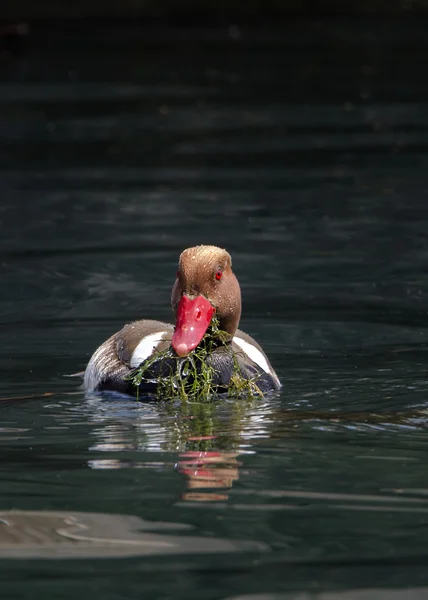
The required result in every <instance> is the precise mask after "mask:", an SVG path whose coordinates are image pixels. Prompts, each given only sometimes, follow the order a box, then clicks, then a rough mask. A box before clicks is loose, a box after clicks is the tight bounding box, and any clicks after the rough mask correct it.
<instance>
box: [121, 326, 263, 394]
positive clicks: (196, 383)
mask: <svg viewBox="0 0 428 600" xmlns="http://www.w3.org/2000/svg"><path fill="white" fill-rule="evenodd" d="M218 348H221V349H222V350H223V351H225V352H227V353H228V355H229V356H230V357H231V359H232V363H233V368H232V374H231V376H230V380H229V384H228V386H227V388H226V386H219V385H218V384H216V383H215V376H216V371H215V369H214V367H213V366H212V364H210V362H209V361H207V358H208V357H209V355H210V354H211V353H212V352H213V351H214V350H216V349H218ZM239 354H240V352H239V351H237V352H235V351H234V350H233V348H232V344H231V338H230V335H229V334H228V333H227V332H225V331H222V330H221V329H220V327H219V321H218V318H217V316H216V315H215V314H214V315H213V318H212V319H211V322H210V326H209V328H208V330H207V332H206V333H205V335H204V337H203V339H202V341H201V343H200V344H199V345H198V346H197V347H196V348H195V349H194V350H193V351H192V352H190V353H189V354H188V355H187V356H185V357H180V356H177V355H176V354H175V352H174V351H173V349H172V348H171V347H169V348H167V349H166V350H162V351H156V350H155V351H154V352H153V354H152V355H151V356H150V357H149V358H148V359H146V360H145V361H144V362H143V363H141V365H139V366H138V367H137V368H136V369H134V370H133V371H131V373H130V374H129V375H128V376H127V379H128V380H129V381H130V382H131V384H132V386H133V387H134V388H135V389H136V397H137V400H138V399H139V395H140V387H141V386H142V385H143V384H144V385H146V386H152V387H153V388H154V389H155V396H156V397H157V398H158V399H177V398H178V399H180V400H182V401H198V402H201V401H209V400H211V399H213V398H214V397H216V396H218V395H219V394H221V393H224V392H225V393H227V396H228V397H243V396H245V397H250V398H253V397H262V396H263V393H262V391H261V390H260V388H259V387H258V385H257V379H258V376H255V377H252V378H248V377H244V376H243V374H242V371H241V368H240V365H239V361H238V358H237V356H238V355H239Z"/></svg>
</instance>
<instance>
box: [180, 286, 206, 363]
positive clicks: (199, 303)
mask: <svg viewBox="0 0 428 600" xmlns="http://www.w3.org/2000/svg"><path fill="white" fill-rule="evenodd" d="M214 311H215V308H214V307H213V305H212V304H211V302H210V301H209V300H207V299H206V298H204V297H203V296H196V298H189V296H186V295H184V296H182V297H181V300H180V302H179V304H178V308H177V320H176V323H175V332H174V335H173V336H172V340H171V344H172V347H173V348H174V350H175V352H176V353H177V354H178V356H186V355H187V354H189V352H191V351H192V350H194V349H195V348H196V346H197V345H198V344H199V342H200V341H201V340H202V338H203V337H204V335H205V332H206V330H207V329H208V326H209V324H210V323H211V318H212V316H213V314H214Z"/></svg>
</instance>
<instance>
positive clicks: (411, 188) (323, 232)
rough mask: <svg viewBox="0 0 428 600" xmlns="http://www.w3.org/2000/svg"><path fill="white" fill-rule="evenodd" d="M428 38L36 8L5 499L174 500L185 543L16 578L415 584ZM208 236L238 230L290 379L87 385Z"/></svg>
mask: <svg viewBox="0 0 428 600" xmlns="http://www.w3.org/2000/svg"><path fill="white" fill-rule="evenodd" d="M426 34H427V28H426V25H425V24H424V23H423V22H420V21H419V22H418V23H410V24H409V23H406V22H404V23H394V22H390V23H388V22H387V23H383V24H381V23H377V22H364V23H356V24H355V23H338V22H335V23H322V22H317V23H297V24H292V25H290V26H289V27H288V28H286V29H281V30H279V29H277V30H275V31H268V30H263V31H261V30H248V31H246V30H240V29H239V28H236V27H234V28H231V29H227V28H225V29H224V30H222V31H220V30H216V31H211V30H205V31H202V30H201V31H187V32H185V31H183V30H171V29H168V30H165V29H162V30H161V29H149V28H144V27H141V26H135V25H131V24H128V25H126V24H124V25H118V26H116V27H114V28H113V27H107V26H104V27H100V28H98V29H95V28H93V27H92V28H87V29H81V30H79V31H76V32H72V31H71V30H66V29H60V30H58V29H55V28H54V27H53V25H51V26H45V27H43V26H42V25H39V26H37V27H35V28H33V34H32V38H30V40H32V41H31V43H30V44H29V51H28V52H27V54H25V55H24V56H22V57H15V58H11V59H7V60H6V59H5V60H4V61H3V62H2V63H1V64H0V77H1V83H0V105H1V115H0V135H1V147H0V189H1V197H2V202H1V206H0V227H1V238H0V244H1V255H0V270H1V281H2V286H1V293H0V309H1V310H0V315H1V316H0V319H1V327H0V362H1V365H2V373H3V376H2V378H1V380H0V414H1V421H0V447H1V455H2V461H1V465H2V468H1V476H0V477H1V479H0V481H1V485H0V509H1V511H10V510H12V509H17V510H21V511H65V512H67V511H69V512H70V514H71V513H73V514H74V513H97V514H102V515H107V517H104V516H98V517H94V519H104V521H102V522H103V523H104V524H105V525H104V526H103V528H104V533H105V536H106V537H108V536H110V537H113V538H114V536H116V538H117V539H118V540H119V538H120V536H122V535H124V536H125V537H126V535H128V534H126V532H125V533H123V532H122V530H121V529H115V527H116V525H114V524H115V523H119V522H122V521H120V519H121V518H122V516H123V518H124V519H125V517H134V518H135V519H136V520H135V521H132V523H134V525H135V524H136V523H140V521H139V520H141V519H142V520H143V521H144V522H149V523H152V526H153V528H154V529H155V530H156V527H161V525H159V523H168V524H169V525H168V526H166V529H165V528H164V529H162V534H165V535H167V536H170V538H169V540H170V542H171V544H172V546H171V547H173V551H171V552H169V553H167V552H165V554H162V552H161V553H159V552H153V553H150V552H148V553H146V554H145V555H144V556H127V557H123V556H122V557H117V556H115V557H107V556H106V555H105V553H104V554H103V552H102V551H101V550H99V554H98V555H96V552H93V554H95V556H94V555H92V556H90V557H89V558H88V557H87V556H86V555H85V557H84V554H85V553H84V552H83V551H82V556H81V559H79V558H76V557H75V556H74V558H72V559H68V560H65V559H64V560H55V559H54V558H49V557H46V556H44V557H43V559H41V558H40V559H39V560H34V558H33V559H32V558H31V557H30V558H29V557H28V556H27V558H26V559H25V561H24V560H17V559H16V558H15V557H12V552H11V556H10V558H9V559H7V558H5V557H4V556H5V553H4V552H3V551H2V553H1V560H0V584H1V589H2V594H3V596H4V597H5V598H33V597H36V596H37V597H43V598H46V599H47V600H48V599H50V598H72V597H73V598H75V597H76V595H79V597H80V598H82V600H83V598H93V597H101V594H102V597H103V598H105V599H106V600H107V599H112V600H113V599H114V600H116V599H119V598H120V599H122V598H126V599H131V598H142V597H144V598H148V599H150V598H153V599H156V600H159V599H161V600H166V599H169V598H174V599H181V598H182V599H183V600H184V599H186V600H188V599H193V598H194V599H195V600H196V599H198V600H199V599H200V598H201V597H203V598H206V599H213V600H217V599H218V600H223V599H226V598H228V599H232V598H233V600H238V598H241V600H242V599H243V598H245V600H278V598H293V597H296V598H307V597H309V596H306V595H303V594H308V593H312V594H314V595H313V596H311V598H320V599H323V600H326V599H329V598H336V597H342V596H340V595H339V596H337V595H336V593H337V594H339V593H340V594H345V592H346V595H345V596H343V597H347V598H350V599H352V598H360V599H362V598H365V597H367V598H368V597H376V596H377V595H378V596H379V597H394V598H395V597H400V594H401V590H404V588H408V587H412V588H413V597H418V596H417V594H422V595H423V594H424V587H425V586H427V585H428V575H427V572H426V560H427V554H428V551H427V543H426V540H427V525H428V474H427V469H426V455H427V450H428V442H427V437H426V426H427V412H426V410H427V377H426V374H427V366H426V354H427V349H426V342H427V332H428V329H427V316H426V315H427V311H426V305H427V303H426V299H427V296H428V279H427V274H426V260H427V256H428V254H427V241H426V240H427V237H426V231H427V229H428V208H427V190H428V188H427V184H426V166H427V152H426V150H427V147H426V131H427V127H428V116H427V115H428V113H427V106H428V84H427V82H426V77H425V76H424V73H425V62H424V61H425V56H426V52H427V49H428V48H427V42H426V40H427V39H428V38H427V35H426ZM197 243H214V244H217V245H220V246H224V247H226V248H227V249H228V250H229V251H230V252H231V254H232V256H233V261H234V270H235V272H236V274H237V276H238V278H239V280H240V282H241V286H242V292H243V318H242V322H241V327H242V328H243V329H244V330H246V331H248V332H249V333H251V334H252V335H254V336H255V337H256V338H257V339H258V340H259V341H260V343H261V344H262V345H263V347H264V348H265V350H266V352H267V354H268V355H269V357H270V359H271V361H272V363H273V365H274V367H275V369H276V370H277V372H278V374H279V376H280V378H281V380H282V383H283V389H282V391H281V392H280V393H279V394H277V395H274V396H273V397H270V398H266V399H264V400H257V401H256V400H244V401H240V402H237V401H236V400H235V401H232V400H224V401H221V402H218V403H215V404H204V403H200V404H198V403H195V404H184V405H180V404H178V403H171V402H160V403H158V404H156V403H153V404H138V403H136V402H135V401H133V400H130V399H129V400H125V399H123V398H122V399H119V398H117V397H105V398H102V399H100V398H99V397H96V396H91V397H85V396H84V394H83V393H82V392H81V391H80V390H79V388H78V385H77V383H76V382H75V380H70V379H67V378H65V377H64V374H67V373H72V372H76V371H79V370H81V369H83V368H84V367H85V364H86V362H87V360H88V358H89V356H90V354H91V353H92V352H93V350H94V349H95V348H96V346H97V345H98V344H99V343H100V342H102V341H103V340H104V339H105V338H106V337H107V336H109V335H111V333H113V332H114V331H116V330H118V329H119V328H120V327H121V326H122V325H123V324H124V323H126V322H129V321H130V320H133V319H136V318H140V317H147V318H157V319H166V320H170V319H171V309H170V307H169V296H170V289H171V286H172V283H173V279H174V274H175V271H176V262H177V258H178V255H179V253H180V252H181V250H182V249H183V248H185V247H187V246H191V245H193V244H197ZM8 514H9V513H8ZM43 514H44V515H45V516H46V514H48V513H46V512H44V513H43ZM49 514H50V513H49ZM5 518H6V517H5ZM7 518H9V517H7ZM46 518H47V517H46ZM109 519H110V520H109ZM115 519H116V520H115ZM118 519H119V520H118ZM125 521H126V519H125ZM126 522H128V521H126ZM40 523H41V522H39V526H40V527H41V525H40ZM7 526H8V525H7V524H5V523H3V525H1V524H0V527H7ZM138 526H139V525H135V527H137V528H138ZM46 531H47V530H45V533H44V534H43V535H44V536H45V537H43V536H42V534H40V532H39V530H38V529H37V528H35V529H34V530H33V531H32V532H31V536H33V537H32V538H31V539H32V540H33V542H34V540H36V538H37V539H38V542H37V543H39V544H42V543H45V541H46V539H47V538H46V536H48V533H46ZM165 532H166V533H165ZM27 533H28V532H27ZM28 535H30V534H28ZM49 535H50V534H49ZM190 537H192V538H197V540H196V548H199V549H198V550H195V547H193V546H192V545H191V540H190V541H189V539H187V538H190ZM103 539H104V538H103ZM198 539H199V546H198ZM210 540H211V542H212V552H208V553H204V552H203V551H202V548H205V549H206V548H207V543H209V541H210ZM0 542H1V538H0ZM103 544H104V542H101V543H100V545H101V546H102V545H103ZM222 544H223V546H222ZM228 544H229V545H228ZM118 545H120V544H119V541H118ZM0 546H1V543H0ZM232 546H233V548H232ZM189 548H190V551H189ZM64 551H65V552H68V550H64ZM70 552H71V550H70ZM73 552H74V554H76V552H78V551H76V547H74V550H73ZM34 554H35V555H37V551H35V552H34ZM373 588H376V591H373ZM392 594H394V595H392Z"/></svg>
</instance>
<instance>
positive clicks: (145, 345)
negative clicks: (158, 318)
mask: <svg viewBox="0 0 428 600" xmlns="http://www.w3.org/2000/svg"><path fill="white" fill-rule="evenodd" d="M167 333H168V332H167V331H156V333H151V334H150V335H146V336H145V337H143V339H142V340H141V342H140V343H139V344H138V346H137V347H136V348H135V350H134V352H133V353H132V357H131V362H130V366H131V367H132V368H134V367H138V366H140V365H141V363H142V362H143V361H145V360H146V358H149V356H151V355H152V353H153V350H154V349H155V348H156V346H157V345H158V344H159V342H161V341H162V340H163V338H164V336H165V335H166V334H167Z"/></svg>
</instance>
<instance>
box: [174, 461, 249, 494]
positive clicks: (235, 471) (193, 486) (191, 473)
mask: <svg viewBox="0 0 428 600" xmlns="http://www.w3.org/2000/svg"><path fill="white" fill-rule="evenodd" d="M237 456H238V454H237V453H232V452H222V451H217V452H198V451H195V450H193V451H189V452H183V453H181V454H180V460H179V462H178V463H177V470H178V472H179V473H182V474H183V475H185V476H186V477H187V487H188V489H190V490H192V491H190V492H185V493H184V494H183V499H184V500H193V501H198V502H199V501H207V500H208V501H209V500H216V501H219V500H227V498H228V494H226V493H224V492H223V493H218V492H208V491H204V492H196V491H194V490H208V489H216V490H217V489H223V490H227V489H228V488H231V487H232V485H233V482H234V481H236V480H237V479H239V467H241V466H242V462H239V461H238V460H237Z"/></svg>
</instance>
